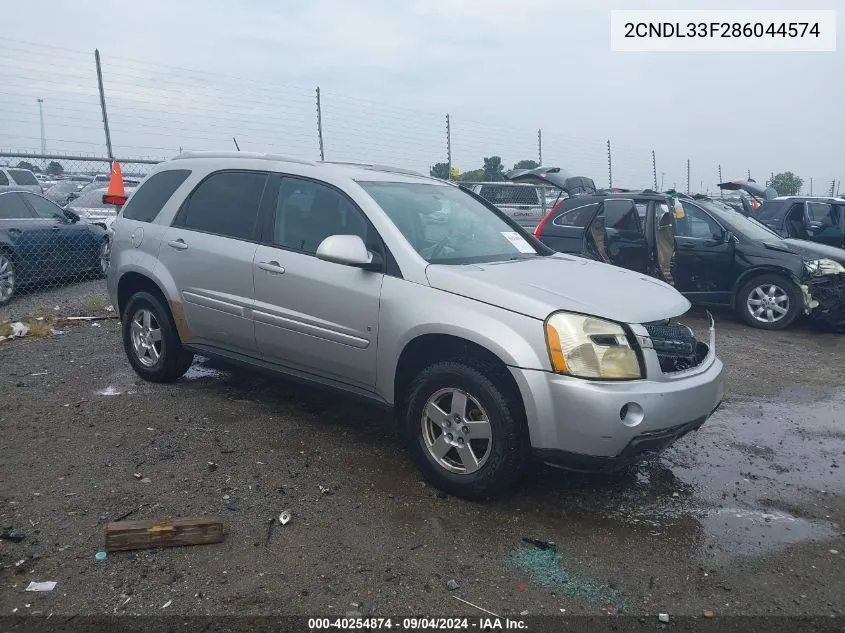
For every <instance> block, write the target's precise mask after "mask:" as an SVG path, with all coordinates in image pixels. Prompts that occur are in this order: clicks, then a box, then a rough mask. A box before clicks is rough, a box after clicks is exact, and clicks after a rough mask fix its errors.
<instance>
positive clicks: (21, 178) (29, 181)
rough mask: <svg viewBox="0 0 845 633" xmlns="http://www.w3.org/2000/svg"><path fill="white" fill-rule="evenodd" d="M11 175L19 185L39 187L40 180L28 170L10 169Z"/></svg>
mask: <svg viewBox="0 0 845 633" xmlns="http://www.w3.org/2000/svg"><path fill="white" fill-rule="evenodd" d="M9 175H10V176H11V177H12V178H14V180H15V182H16V183H18V184H19V185H27V186H28V185H37V184H38V178H36V177H35V176H34V175H33V173H32V172H31V171H27V170H26V169H10V170H9Z"/></svg>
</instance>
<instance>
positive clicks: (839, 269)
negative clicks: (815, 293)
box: [804, 259, 845, 277]
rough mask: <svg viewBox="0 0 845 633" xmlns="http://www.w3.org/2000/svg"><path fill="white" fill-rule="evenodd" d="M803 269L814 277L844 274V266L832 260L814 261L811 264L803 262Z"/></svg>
mask: <svg viewBox="0 0 845 633" xmlns="http://www.w3.org/2000/svg"><path fill="white" fill-rule="evenodd" d="M804 268H806V269H807V272H808V273H810V274H811V275H813V276H814V277H820V276H822V275H841V274H845V266H843V265H842V264H840V263H839V262H836V261H833V260H832V259H814V260H813V261H811V262H805V263H804Z"/></svg>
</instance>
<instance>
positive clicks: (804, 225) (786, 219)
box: [755, 196, 845, 248]
mask: <svg viewBox="0 0 845 633" xmlns="http://www.w3.org/2000/svg"><path fill="white" fill-rule="evenodd" d="M755 217H756V218H757V219H758V220H760V222H762V223H763V224H765V225H766V226H768V227H769V228H771V229H773V230H774V231H776V232H777V233H779V234H780V235H782V236H783V237H789V238H793V239H798V240H809V241H811V242H818V243H820V244H827V245H828V246H835V247H837V248H845V199H842V198H812V197H804V196H790V197H784V198H775V199H774V200H768V201H766V202H765V203H763V205H762V206H761V207H760V210H759V212H758V213H757V214H756V216H755Z"/></svg>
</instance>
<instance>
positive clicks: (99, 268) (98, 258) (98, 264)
mask: <svg viewBox="0 0 845 633" xmlns="http://www.w3.org/2000/svg"><path fill="white" fill-rule="evenodd" d="M108 244H109V238H108V237H104V238H103V239H102V240H101V241H100V243H99V244H98V245H97V252H96V254H95V255H94V265H93V266H92V267H91V270H92V272H93V273H94V276H95V277H96V278H97V279H103V278H104V277H105V276H106V273H107V272H108V267H106V268H103V248H104V247H105V248H108Z"/></svg>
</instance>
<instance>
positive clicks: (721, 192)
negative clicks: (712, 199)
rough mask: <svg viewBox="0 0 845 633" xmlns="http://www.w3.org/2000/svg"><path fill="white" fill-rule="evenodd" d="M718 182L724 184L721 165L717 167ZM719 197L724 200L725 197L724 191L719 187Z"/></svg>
mask: <svg viewBox="0 0 845 633" xmlns="http://www.w3.org/2000/svg"><path fill="white" fill-rule="evenodd" d="M719 182H724V181H723V180H722V166H721V165H719ZM719 197H720V198H724V197H725V190H724V189H722V188H721V187H719Z"/></svg>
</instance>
